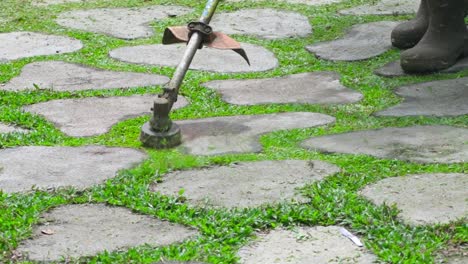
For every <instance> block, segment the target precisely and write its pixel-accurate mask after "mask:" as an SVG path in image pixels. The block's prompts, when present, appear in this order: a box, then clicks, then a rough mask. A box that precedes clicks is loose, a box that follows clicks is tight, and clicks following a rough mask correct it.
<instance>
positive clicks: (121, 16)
mask: <svg viewBox="0 0 468 264" xmlns="http://www.w3.org/2000/svg"><path fill="white" fill-rule="evenodd" d="M192 10H193V9H191V8H187V7H182V6H162V5H161V6H149V7H141V8H100V9H89V10H74V11H70V12H65V13H62V14H60V15H59V17H58V18H57V20H56V22H57V23H58V24H59V25H62V26H64V27H69V28H74V29H80V30H84V31H90V32H94V33H101V34H105V35H109V36H113V37H116V38H121V39H137V38H147V37H151V36H153V35H154V31H153V28H152V27H150V26H149V24H150V22H153V21H156V20H163V19H166V18H169V17H176V16H180V15H185V14H188V13H190V12H192Z"/></svg>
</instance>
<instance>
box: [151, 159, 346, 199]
mask: <svg viewBox="0 0 468 264" xmlns="http://www.w3.org/2000/svg"><path fill="white" fill-rule="evenodd" d="M339 171H340V170H339V168H338V167H336V166H334V165H331V164H329V163H326V162H321V161H305V160H281V161H256V162H241V163H237V164H232V165H229V166H220V167H210V168H203V169H196V170H187V171H176V172H171V173H169V174H167V175H165V176H164V177H163V179H162V181H163V182H162V183H156V184H154V185H153V186H152V190H153V191H156V192H160V193H162V194H164V195H170V196H179V192H180V191H181V190H184V193H183V196H184V197H185V198H187V202H188V203H190V204H192V205H197V206H215V207H229V208H234V207H241V208H246V207H255V206H260V205H264V204H275V203H279V202H289V201H291V200H295V201H304V200H305V198H304V197H302V196H301V195H300V194H298V192H297V190H296V189H297V188H300V187H302V186H304V185H306V184H310V183H312V182H314V181H318V180H322V179H323V178H324V177H326V176H329V175H332V174H335V173H337V172H339Z"/></svg>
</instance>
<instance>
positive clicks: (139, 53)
mask: <svg viewBox="0 0 468 264" xmlns="http://www.w3.org/2000/svg"><path fill="white" fill-rule="evenodd" d="M241 46H242V48H243V49H244V50H245V51H246V53H247V54H248V56H249V59H250V66H249V65H248V64H247V63H246V62H245V60H244V59H243V58H242V57H241V56H239V54H237V53H235V52H233V51H229V50H218V49H212V48H203V49H201V50H199V51H198V52H197V55H196V56H195V58H194V59H193V62H192V64H191V65H190V69H192V70H204V71H212V72H222V73H243V72H258V71H267V70H271V69H274V68H276V67H278V60H277V59H276V57H275V55H274V54H273V53H272V52H271V51H269V50H267V49H265V48H263V47H260V46H257V45H253V44H247V43H241ZM185 48H186V45H184V44H174V45H163V44H155V45H143V46H133V47H123V48H118V49H115V50H112V51H111V52H110V53H109V55H110V56H111V57H112V58H114V59H116V60H120V61H124V62H129V63H136V64H145V65H154V66H168V67H176V66H177V65H178V64H179V62H180V60H181V59H182V56H183V54H184V51H185Z"/></svg>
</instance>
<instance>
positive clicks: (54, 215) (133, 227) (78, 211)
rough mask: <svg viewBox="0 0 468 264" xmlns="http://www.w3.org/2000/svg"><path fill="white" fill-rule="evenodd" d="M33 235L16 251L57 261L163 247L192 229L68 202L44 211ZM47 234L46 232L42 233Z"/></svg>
mask: <svg viewBox="0 0 468 264" xmlns="http://www.w3.org/2000/svg"><path fill="white" fill-rule="evenodd" d="M42 218H43V219H44V221H45V223H44V224H41V225H39V226H36V227H35V228H34V230H33V234H34V235H33V238H32V239H30V240H26V241H23V242H22V243H21V245H20V246H19V247H18V249H17V250H18V251H19V252H21V253H22V254H23V255H27V256H28V258H29V260H33V261H58V260H60V259H61V257H65V258H70V257H73V258H77V257H82V256H92V255H96V254H98V253H100V252H103V251H104V250H106V251H115V250H120V249H127V248H130V247H135V246H138V245H143V244H149V245H151V246H165V245H169V244H172V243H176V242H181V241H183V240H186V239H189V238H190V237H192V236H194V235H196V234H197V232H196V231H195V230H193V229H189V228H187V227H184V226H181V225H178V224H172V223H169V222H166V221H161V220H158V219H156V218H153V217H151V216H146V215H140V214H135V213H132V212H131V211H130V210H128V209H125V208H119V207H109V206H105V205H103V204H93V205H91V204H88V205H86V204H85V205H67V206H61V207H58V208H55V209H53V210H52V211H51V212H48V213H45V214H44V215H43V216H42ZM44 233H46V234H44Z"/></svg>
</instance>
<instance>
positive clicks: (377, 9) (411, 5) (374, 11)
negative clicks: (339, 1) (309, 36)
mask: <svg viewBox="0 0 468 264" xmlns="http://www.w3.org/2000/svg"><path fill="white" fill-rule="evenodd" d="M418 7H419V1H414V0H381V1H379V2H377V3H375V1H372V3H371V4H368V5H362V6H357V7H353V8H349V9H345V10H341V11H339V13H340V14H343V15H402V14H414V13H416V11H417V10H418Z"/></svg>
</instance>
